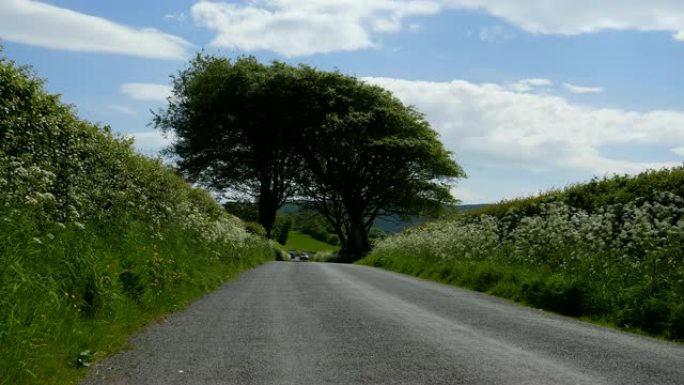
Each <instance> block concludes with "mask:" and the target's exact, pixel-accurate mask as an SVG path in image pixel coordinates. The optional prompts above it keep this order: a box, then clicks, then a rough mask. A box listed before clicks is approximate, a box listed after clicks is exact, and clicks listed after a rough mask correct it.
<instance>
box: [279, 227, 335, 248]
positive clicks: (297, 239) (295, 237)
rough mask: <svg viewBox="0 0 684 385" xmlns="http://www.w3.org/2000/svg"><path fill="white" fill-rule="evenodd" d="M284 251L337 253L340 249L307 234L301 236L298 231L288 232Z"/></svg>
mask: <svg viewBox="0 0 684 385" xmlns="http://www.w3.org/2000/svg"><path fill="white" fill-rule="evenodd" d="M285 249H286V250H301V251H310V252H318V251H338V250H339V249H340V247H339V246H335V245H331V244H329V243H325V242H321V241H319V240H317V239H314V238H313V237H311V236H310V235H308V234H303V233H300V232H298V231H290V233H289V235H288V237H287V243H285Z"/></svg>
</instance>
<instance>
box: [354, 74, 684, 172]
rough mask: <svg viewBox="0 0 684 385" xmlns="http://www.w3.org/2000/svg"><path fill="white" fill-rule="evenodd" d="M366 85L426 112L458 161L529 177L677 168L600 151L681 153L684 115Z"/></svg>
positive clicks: (484, 88) (480, 91)
mask: <svg viewBox="0 0 684 385" xmlns="http://www.w3.org/2000/svg"><path fill="white" fill-rule="evenodd" d="M364 80H366V81H367V82H369V83H372V84H377V85H379V86H382V87H384V88H387V89H389V90H390V91H392V92H393V93H394V94H395V95H397V97H399V98H400V99H401V100H402V101H404V102H405V103H407V104H411V105H414V106H416V107H417V109H418V110H419V111H422V112H424V113H425V114H426V118H427V119H428V121H430V123H431V124H432V125H433V127H435V129H436V130H437V131H438V132H440V134H441V136H442V140H443V141H444V143H445V145H446V146H447V147H448V148H449V149H451V150H453V151H454V152H455V154H456V157H457V159H459V161H462V162H467V163H469V164H478V165H481V166H486V167H490V168H498V169H507V170H527V171H531V172H551V173H555V172H563V171H564V170H565V171H580V172H585V173H591V174H593V175H604V174H606V173H634V172H639V171H642V170H645V169H648V168H660V167H667V166H675V165H678V163H674V162H658V161H653V162H647V161H646V162H640V161H632V160H629V159H618V158H612V157H609V156H606V155H604V154H603V153H602V152H601V149H603V150H605V149H606V148H609V147H610V146H611V145H624V144H629V145H634V146H639V145H644V146H646V145H659V144H660V145H666V146H671V145H673V144H674V145H678V144H681V145H682V146H684V130H682V129H681V127H684V113H682V112H678V111H658V110H656V111H650V112H636V111H627V110H621V109H612V108H594V107H587V106H581V105H576V104H572V103H570V102H569V101H568V100H566V99H564V98H562V97H559V96H555V95H549V94H539V93H527V92H516V91H514V90H511V89H510V87H509V86H508V85H500V84H475V83H471V82H467V81H463V80H454V81H451V82H426V81H412V80H401V79H392V78H365V79H364ZM527 83H530V82H529V81H528V82H527ZM532 83H537V84H543V83H545V82H543V81H539V82H537V81H535V82H532Z"/></svg>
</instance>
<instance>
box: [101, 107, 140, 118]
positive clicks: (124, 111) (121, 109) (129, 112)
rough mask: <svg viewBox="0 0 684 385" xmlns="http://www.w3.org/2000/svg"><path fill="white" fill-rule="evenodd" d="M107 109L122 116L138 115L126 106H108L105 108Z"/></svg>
mask: <svg viewBox="0 0 684 385" xmlns="http://www.w3.org/2000/svg"><path fill="white" fill-rule="evenodd" d="M107 108H109V109H110V110H112V111H116V112H120V113H122V114H124V115H130V116H135V115H137V114H138V113H137V112H135V110H134V109H132V108H130V107H126V106H120V105H118V104H110V105H108V106H107Z"/></svg>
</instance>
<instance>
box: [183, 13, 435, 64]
mask: <svg viewBox="0 0 684 385" xmlns="http://www.w3.org/2000/svg"><path fill="white" fill-rule="evenodd" d="M439 10H440V5H439V4H438V3H437V2H436V1H428V0H409V1H403V0H377V1H371V2H369V1H365V0H340V1H329V0H311V1H306V2H302V1H300V0H253V1H249V2H246V3H242V4H236V3H226V2H213V1H200V2H198V3H196V4H195V5H193V6H192V9H191V15H192V17H193V20H194V21H195V23H196V24H197V25H199V26H202V27H206V28H208V29H210V30H214V31H216V33H217V34H216V36H215V37H214V39H213V40H212V41H211V43H210V45H212V46H214V47H225V48H231V49H240V50H244V51H258V50H267V51H273V52H277V53H279V54H282V55H285V56H303V55H311V54H315V53H328V52H333V51H354V50H361V49H368V48H375V47H378V46H379V45H380V44H379V42H378V36H380V35H382V34H387V33H395V32H398V31H400V30H402V29H403V28H404V24H403V21H404V19H406V18H408V17H411V16H419V15H433V14H436V13H438V12H439Z"/></svg>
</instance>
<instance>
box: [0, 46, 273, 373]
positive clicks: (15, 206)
mask: <svg viewBox="0 0 684 385" xmlns="http://www.w3.org/2000/svg"><path fill="white" fill-rule="evenodd" d="M273 258H274V253H273V250H272V248H271V246H270V245H269V244H268V243H267V242H266V241H264V240H263V239H261V238H259V237H255V236H252V235H249V234H248V233H246V232H245V231H244V230H243V228H242V225H241V223H240V221H239V220H237V219H236V218H234V217H232V216H229V215H227V214H226V213H225V212H224V211H223V209H222V208H221V207H220V206H219V205H218V204H217V203H216V202H215V201H214V200H213V199H212V198H211V196H209V194H207V193H206V192H205V191H202V190H198V189H194V188H192V187H191V186H190V185H189V184H188V183H186V182H185V181H184V180H183V179H182V178H180V177H179V176H177V175H176V174H175V172H174V171H173V170H171V169H169V168H167V167H165V166H164V165H163V164H162V162H161V161H160V160H154V159H150V158H147V157H144V156H141V155H138V154H137V153H135V152H134V151H133V150H132V148H131V142H130V141H129V140H127V139H123V138H118V137H116V136H115V135H113V134H112V133H111V132H110V130H109V129H108V128H107V127H100V126H97V125H94V124H91V123H89V122H87V121H83V120H81V119H79V118H78V117H77V116H76V114H75V112H74V111H73V109H72V108H71V107H69V106H67V105H64V104H63V103H61V102H60V101H59V97H58V96H55V95H49V94H47V93H46V92H45V91H44V90H43V84H42V81H41V80H40V79H38V78H36V76H35V75H34V74H32V73H31V71H30V70H29V69H26V68H20V67H18V66H16V65H15V64H14V63H12V62H11V61H8V60H6V59H0V347H1V348H0V385H9V384H11V385H15V384H70V383H76V382H77V381H78V379H79V378H80V377H81V376H82V375H83V373H84V370H85V368H86V367H87V366H88V365H89V364H90V362H92V361H93V360H96V359H98V358H101V357H103V356H104V355H106V354H109V353H111V352H114V351H116V350H118V349H121V348H122V347H123V346H124V343H125V340H126V338H127V337H128V336H129V335H130V334H131V333H132V332H134V331H136V330H137V329H139V328H140V327H141V326H142V325H144V324H145V323H147V322H150V321H152V320H155V319H157V318H159V317H160V316H162V315H163V314H165V313H168V312H170V311H175V310H178V309H181V308H182V307H184V306H185V305H186V304H188V303H189V302H190V301H191V300H193V299H194V298H197V297H198V296H200V295H202V294H203V293H206V292H207V291H210V290H212V289H214V288H216V287H217V286H219V285H220V284H221V283H223V282H225V281H226V280H227V279H229V278H231V277H234V276H235V275H236V274H238V273H239V272H240V271H242V270H245V269H247V268H250V267H253V266H256V265H257V264H259V263H262V262H265V261H268V260H272V259H273Z"/></svg>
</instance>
